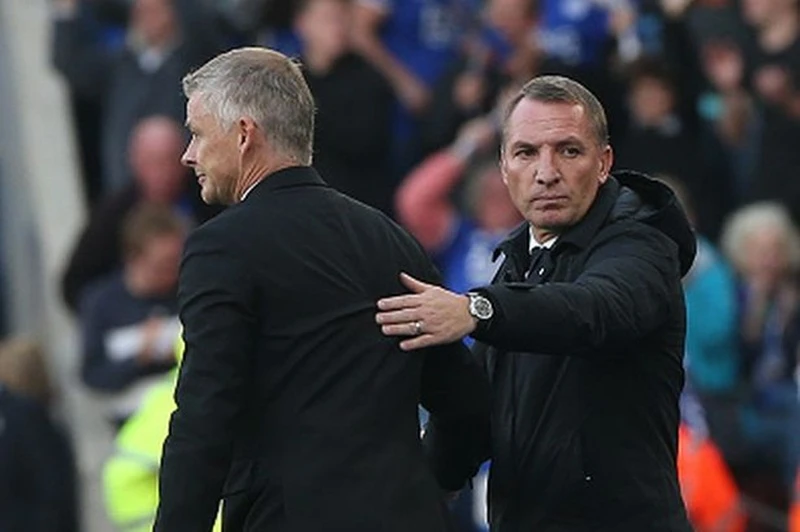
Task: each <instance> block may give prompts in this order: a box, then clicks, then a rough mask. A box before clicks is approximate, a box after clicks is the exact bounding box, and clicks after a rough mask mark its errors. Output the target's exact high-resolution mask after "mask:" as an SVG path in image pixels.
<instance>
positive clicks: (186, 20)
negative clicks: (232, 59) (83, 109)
mask: <svg viewBox="0 0 800 532" xmlns="http://www.w3.org/2000/svg"><path fill="white" fill-rule="evenodd" d="M81 1H84V0H55V7H56V20H55V27H54V40H53V56H54V63H55V66H56V68H57V69H58V70H59V71H60V72H61V73H62V74H63V75H64V77H65V78H66V80H67V82H68V84H69V85H70V87H71V88H72V90H73V91H75V92H76V93H78V94H80V95H83V96H84V97H92V98H94V99H96V100H98V101H101V102H102V104H103V107H102V110H103V111H102V112H103V123H102V137H101V139H102V142H101V151H102V172H103V182H104V186H103V188H104V191H105V192H106V193H109V192H114V191H118V190H120V189H122V188H123V187H124V186H125V185H126V184H128V183H130V181H131V172H130V169H129V167H128V160H127V157H126V152H127V147H128V143H129V136H130V134H131V131H132V130H133V128H134V126H135V124H136V123H137V122H138V121H139V120H140V119H141V118H143V117H145V116H148V115H152V114H163V115H166V116H170V117H172V118H174V119H176V120H177V121H178V122H181V123H182V122H183V120H184V110H183V108H184V105H185V99H184V97H183V95H182V94H181V93H180V91H178V90H171V89H169V87H179V86H180V80H181V78H182V77H183V75H184V74H186V72H187V71H188V70H190V69H191V68H192V67H195V66H197V65H199V64H200V63H202V62H203V61H204V60H205V59H207V58H208V57H210V56H211V55H213V54H214V53H216V52H217V51H219V50H220V48H221V47H222V39H221V38H218V37H217V32H216V30H215V26H214V25H213V23H212V22H213V17H211V15H210V14H209V13H208V12H207V10H206V9H204V7H203V4H204V3H203V2H198V1H196V0H134V1H133V3H132V5H131V14H130V22H129V26H128V36H127V37H128V39H127V43H126V46H124V47H123V48H122V49H120V50H114V51H109V50H106V49H104V48H103V47H98V46H95V45H94V43H92V41H91V30H90V28H87V27H85V26H84V24H83V22H84V20H83V19H81V18H79V17H78V16H77V11H78V7H79V4H80V2H81Z"/></svg>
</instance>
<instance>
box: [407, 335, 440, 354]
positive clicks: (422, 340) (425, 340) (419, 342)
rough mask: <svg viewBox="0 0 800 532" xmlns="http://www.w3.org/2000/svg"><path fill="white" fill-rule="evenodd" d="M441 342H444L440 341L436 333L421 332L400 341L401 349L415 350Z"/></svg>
mask: <svg viewBox="0 0 800 532" xmlns="http://www.w3.org/2000/svg"><path fill="white" fill-rule="evenodd" d="M440 343H442V342H440V341H438V340H437V338H436V335H434V334H421V335H419V336H415V337H413V338H410V339H408V340H403V341H402V342H400V349H402V350H403V351H415V350H417V349H423V348H425V347H430V346H432V345H438V344H440Z"/></svg>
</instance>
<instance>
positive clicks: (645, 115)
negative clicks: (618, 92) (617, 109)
mask: <svg viewBox="0 0 800 532" xmlns="http://www.w3.org/2000/svg"><path fill="white" fill-rule="evenodd" d="M630 105H631V109H632V111H633V115H634V119H635V120H636V121H637V122H638V123H639V125H642V126H656V125H658V124H660V123H661V122H662V121H663V120H664V119H665V118H667V117H668V116H669V115H670V114H672V112H673V111H674V108H675V96H674V94H673V93H672V90H671V89H670V87H669V86H667V85H665V84H664V83H663V82H661V81H659V80H657V79H655V78H649V77H643V78H641V79H639V80H637V81H636V82H635V83H634V84H633V87H632V88H631V92H630Z"/></svg>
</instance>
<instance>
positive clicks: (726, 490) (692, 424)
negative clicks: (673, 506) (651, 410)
mask: <svg viewBox="0 0 800 532" xmlns="http://www.w3.org/2000/svg"><path fill="white" fill-rule="evenodd" d="M680 410H681V424H680V427H679V429H678V462H677V464H678V480H679V482H680V485H681V495H682V496H683V500H684V502H685V504H686V511H687V513H688V514H689V520H690V521H691V523H692V526H693V528H694V530H695V531H696V532H744V530H745V525H746V520H745V514H744V510H743V508H742V506H741V503H740V500H739V490H738V488H737V486H736V482H735V480H734V478H733V475H732V474H731V471H730V470H729V469H728V465H727V464H726V463H725V460H724V459H723V456H722V453H721V452H720V450H719V449H718V448H717V446H716V445H715V443H714V441H713V440H712V439H711V438H710V437H709V434H708V430H707V427H706V424H705V420H704V419H703V416H704V412H703V410H702V407H701V406H700V403H699V401H697V399H696V398H695V397H694V396H693V393H692V391H691V389H690V387H687V388H685V389H684V391H683V393H682V394H681V401H680Z"/></svg>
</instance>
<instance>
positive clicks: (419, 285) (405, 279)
mask: <svg viewBox="0 0 800 532" xmlns="http://www.w3.org/2000/svg"><path fill="white" fill-rule="evenodd" d="M400 282H401V283H403V286H405V287H406V288H408V289H409V290H411V291H412V292H414V293H415V294H419V293H422V292H424V291H425V290H427V289H428V288H432V287H433V285H430V284H428V283H423V282H422V281H420V280H418V279H415V278H413V277H411V276H410V275H408V274H407V273H401V274H400Z"/></svg>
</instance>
